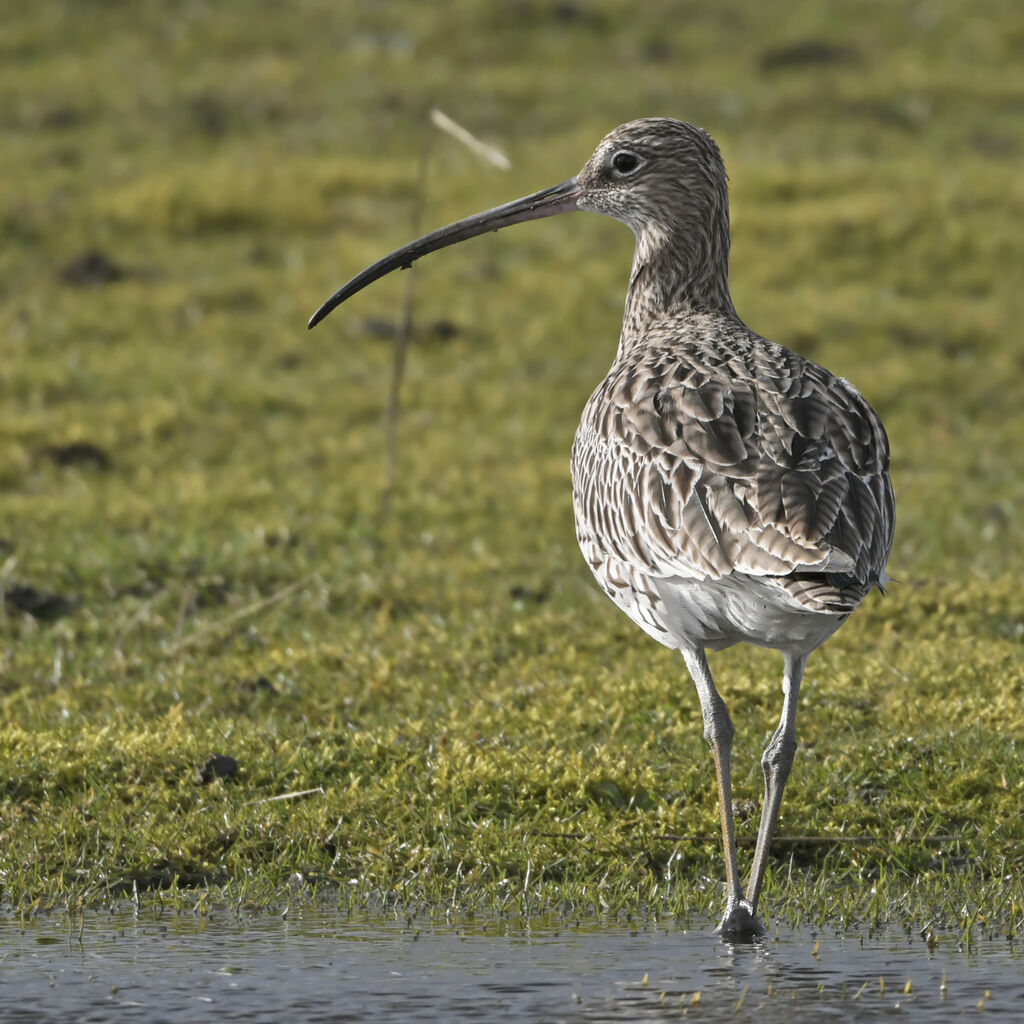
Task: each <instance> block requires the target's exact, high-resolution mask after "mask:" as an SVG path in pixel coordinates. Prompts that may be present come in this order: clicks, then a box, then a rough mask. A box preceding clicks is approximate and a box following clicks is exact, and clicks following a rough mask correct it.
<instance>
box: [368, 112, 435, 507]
mask: <svg viewBox="0 0 1024 1024" xmlns="http://www.w3.org/2000/svg"><path fill="white" fill-rule="evenodd" d="M433 148H434V133H433V132H431V131H427V132H425V133H424V135H423V142H422V143H421V145H420V152H419V159H418V161H417V167H416V190H415V192H414V193H413V207H412V233H413V235H419V234H420V231H421V230H422V225H423V209H424V206H425V205H426V196H427V171H428V169H429V165H430V154H431V152H432V150H433ZM414 274H415V270H414V268H413V267H409V269H408V270H407V271H406V277H405V293H404V295H403V297H402V316H401V320H400V321H399V324H398V331H397V332H396V334H395V352H394V362H393V363H392V364H391V388H390V391H389V392H388V404H387V410H386V412H385V414H384V415H385V418H384V435H385V438H384V459H385V466H384V475H385V482H384V495H383V497H382V499H381V508H380V518H381V523H382V524H383V523H386V522H387V521H388V520H389V519H390V518H391V507H392V504H393V502H394V496H395V481H396V478H397V475H398V429H399V425H400V421H401V416H402V381H403V379H404V378H405V359H406V354H407V353H408V350H409V342H410V341H411V340H412V328H413V300H414V297H415V283H416V278H415V277H414Z"/></svg>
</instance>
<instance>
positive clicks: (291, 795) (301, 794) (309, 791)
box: [245, 786, 325, 807]
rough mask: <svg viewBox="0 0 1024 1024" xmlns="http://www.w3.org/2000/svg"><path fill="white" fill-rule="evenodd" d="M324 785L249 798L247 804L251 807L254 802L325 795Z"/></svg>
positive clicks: (270, 802) (262, 802)
mask: <svg viewBox="0 0 1024 1024" xmlns="http://www.w3.org/2000/svg"><path fill="white" fill-rule="evenodd" d="M324 792H325V790H324V787H323V786H317V787H316V788H315V789H297V790H295V792H293V793H278V794H277V796H264V797H260V799H259V800H248V801H246V804H245V806H246V807H251V806H253V805H254V804H272V803H274V802H275V801H277V800H298V799H299V798H300V797H304V796H313V795H314V794H317V793H318V794H320V796H323V795H324Z"/></svg>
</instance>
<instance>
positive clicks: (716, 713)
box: [682, 647, 764, 936]
mask: <svg viewBox="0 0 1024 1024" xmlns="http://www.w3.org/2000/svg"><path fill="white" fill-rule="evenodd" d="M682 654H683V657H684V658H685V659H686V667H687V668H688V669H689V670H690V675H691V676H692V677H693V681H694V683H695V684H696V686H697V695H698V697H699V698H700V710H701V713H702V715H703V716H704V737H705V739H706V740H707V741H708V744H709V745H710V746H711V753H712V754H713V755H714V758H715V775H716V776H717V780H718V807H719V811H720V812H721V815H722V848H723V850H724V852H725V885H726V903H725V916H724V917H723V918H722V923H721V924H720V925H719V926H718V930H719V932H720V933H721V934H722V935H729V936H749V935H760V934H761V933H762V932H763V931H764V927H763V926H762V924H761V922H760V921H758V919H757V916H756V915H755V914H754V911H753V908H752V907H751V906H750V905H749V904H748V903H747V902H746V901H745V900H744V899H743V893H742V890H741V889H740V873H739V867H738V865H737V862H736V833H735V829H734V826H733V817H732V779H731V776H730V771H729V761H730V757H731V755H732V737H733V732H734V729H733V724H732V719H731V718H730V717H729V709H728V708H727V707H726V706H725V701H723V700H722V698H721V696H720V695H719V693H718V690H716V689H715V684H714V680H712V678H711V670H710V669H709V668H708V661H707V658H706V657H705V655H704V651H703V649H702V648H699V647H694V648H690V649H686V648H683V649H682Z"/></svg>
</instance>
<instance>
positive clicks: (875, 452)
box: [309, 118, 894, 937]
mask: <svg viewBox="0 0 1024 1024" xmlns="http://www.w3.org/2000/svg"><path fill="white" fill-rule="evenodd" d="M573 210H589V211H592V212H594V213H601V214H605V215H606V216H610V217H615V218H616V219H618V220H621V221H623V222H625V223H626V224H628V225H629V227H630V228H632V230H633V233H634V235H635V236H636V251H635V255H634V258H633V268H632V273H631V275H630V279H629V290H628V293H627V295H626V308H625V317H624V320H623V324H622V332H621V335H620V337H619V346H618V351H617V353H616V355H615V361H614V362H613V363H612V367H611V369H610V370H609V372H608V375H607V376H606V377H605V379H604V380H603V381H602V382H601V383H600V384H599V385H598V387H597V390H596V391H594V393H593V395H591V397H590V400H589V401H588V402H587V405H586V407H585V409H584V410H583V416H582V420H581V422H580V426H579V429H578V430H577V432H576V438H575V441H574V443H573V448H572V482H573V508H574V511H575V518H576V534H577V537H578V539H579V543H580V548H581V550H582V552H583V555H584V557H585V558H586V561H587V564H588V565H589V566H590V568H591V570H592V572H593V573H594V576H595V577H596V578H597V582H598V583H599V584H600V585H601V587H602V588H603V589H604V591H605V592H606V593H607V594H608V596H609V597H610V598H611V599H612V601H614V602H615V604H617V605H618V606H619V608H621V609H622V610H623V611H624V612H625V613H626V614H627V615H628V616H629V617H630V618H631V619H632V620H633V621H634V622H635V623H636V624H637V625H638V626H640V628H641V629H643V630H645V631H646V632H647V633H648V634H650V635H651V636H652V637H654V639H655V640H657V641H658V642H659V643H662V644H664V645H666V646H667V647H670V648H673V649H678V650H679V651H680V652H681V653H682V655H683V658H684V659H685V662H686V667H687V669H688V670H689V673H690V676H691V677H692V678H693V682H694V684H695V685H696V688H697V695H698V697H699V699H700V706H701V712H702V715H703V719H704V735H705V737H706V739H707V741H708V743H709V745H710V747H711V752H712V755H713V758H714V763H715V774H716V777H717V783H718V800H719V810H720V814H721V824H722V842H723V848H724V854H725V874H726V889H725V898H726V906H725V913H724V916H723V918H722V922H721V924H720V925H719V931H720V932H721V933H722V934H723V935H724V936H730V937H744V936H747V937H749V936H753V935H757V934H760V933H762V932H763V931H764V927H763V925H762V924H761V921H760V919H759V917H758V914H757V905H758V899H759V897H760V894H761V886H762V882H763V879H764V873H765V867H766V864H767V857H768V850H769V845H770V843H771V838H772V833H773V832H774V830H775V826H776V822H777V820H778V816H779V807H780V805H781V802H782V793H783V789H784V787H785V785H786V780H787V779H788V777H789V773H790V768H791V767H792V763H793V757H794V754H795V751H796V704H797V696H798V694H799V691H800V681H801V678H802V677H803V674H804V667H805V666H806V664H807V658H808V656H809V655H810V653H811V652H812V651H813V650H814V649H815V648H817V647H819V646H820V645H821V644H823V643H824V642H825V641H826V640H827V639H828V638H829V637H830V636H831V635H832V634H833V633H834V632H835V631H836V630H837V629H838V628H839V627H840V625H842V623H843V622H844V621H845V620H846V618H847V617H848V616H849V615H850V613H851V612H853V611H854V610H855V609H856V608H857V606H858V605H859V604H860V603H861V602H862V601H863V600H864V598H865V597H866V595H867V594H868V592H869V591H870V590H871V589H872V588H874V587H878V588H879V589H881V586H882V584H883V583H884V582H885V581H886V579H887V577H886V575H885V564H886V560H887V558H888V555H889V551H890V548H891V546H892V535H893V517H894V502H893V492H892V486H891V484H890V481H889V445H888V441H887V439H886V435H885V430H884V429H883V427H882V424H881V421H880V420H879V418H878V415H877V414H876V413H875V411H874V410H873V409H872V408H871V406H870V405H868V403H867V402H866V401H865V400H864V399H863V398H862V397H861V395H860V394H859V393H858V392H857V390H856V389H855V388H854V387H853V386H852V385H851V384H849V383H848V382H847V381H845V380H843V379H842V378H840V377H836V376H834V375H833V374H831V373H829V372H828V370H825V369H823V368H822V367H821V366H818V365H817V364H815V363H812V362H811V361H809V360H807V359H804V358H803V357H801V356H800V355H798V354H797V353H795V352H793V351H791V350H790V349H787V348H784V347H783V346H781V345H777V344H775V343H773V342H770V341H768V340H767V339H765V338H762V337H761V336H760V335H758V334H755V333H754V332H753V331H752V330H750V328H749V327H747V326H746V324H744V323H743V321H742V320H741V319H740V318H739V316H737V314H736V311H735V309H734V308H733V303H732V299H731V297H730V294H729V200H728V189H727V185H726V173H725V167H724V165H723V163H722V158H721V155H720V153H719V150H718V147H717V146H716V144H715V143H714V141H713V140H712V139H711V137H710V136H709V135H707V133H705V132H704V131H703V130H701V129H700V128H697V127H695V126H693V125H691V124H687V123H685V122H682V121H676V120H670V119H663V118H649V119H645V120H640V121H633V122H631V123H629V124H625V125H622V126H621V127H619V128H616V129H615V131H613V132H611V134H609V135H608V136H606V137H605V138H604V139H603V140H602V141H601V143H600V145H599V146H598V147H597V149H596V151H595V152H594V154H593V156H591V158H590V159H589V160H588V161H587V163H586V164H585V166H584V167H583V170H582V171H580V173H579V174H578V175H577V176H576V177H574V178H570V179H569V180H568V181H564V182H562V184H560V185H555V186H554V187H552V188H548V189H544V190H543V191H541V192H536V193H534V194H533V195H529V196H526V197H524V198H523V199H517V200H515V201H513V202H511V203H506V204H505V205H503V206H498V207H496V208H494V209H492V210H488V211H486V212H484V213H479V214H477V215H476V216H473V217H469V218H467V219H465V220H461V221H457V222H456V223H454V224H451V225H449V226H448V227H444V228H441V229H439V230H438V231H434V232H432V233H431V234H429V235H425V236H424V237H423V238H420V239H418V240H416V241H414V242H411V243H409V244H408V245H406V246H404V247H403V248H401V249H398V250H397V251H395V252H393V253H392V254H391V255H389V256H386V257H384V259H382V260H380V261H379V262H377V263H375V264H373V266H371V267H368V268H367V269H366V270H364V271H363V272H362V273H361V274H358V275H357V276H356V277H354V278H353V279H352V280H351V281H349V282H348V284H346V285H344V286H343V287H342V288H340V289H339V290H338V291H337V292H335V294H334V295H333V296H331V298H330V299H328V300H327V301H326V302H325V303H324V304H323V305H322V306H321V307H320V309H318V310H317V312H316V313H315V314H314V315H313V317H312V319H311V320H310V321H309V326H310V327H313V326H315V325H316V324H317V323H319V321H321V320H322V319H323V318H324V317H325V316H327V314H328V313H330V312H331V310H333V309H334V308H335V307H336V306H337V305H338V304H339V303H341V302H344V301H345V300H346V299H347V298H349V297H350V296H352V295H354V294H355V293H356V292H358V291H359V290H360V289H362V288H364V287H366V285H368V284H370V283H371V282H373V281H375V280H377V279H378V278H380V277H382V276H383V275H384V274H387V273H389V272H390V271H392V270H396V269H398V268H401V267H408V266H410V265H411V264H412V262H413V261H414V260H417V259H419V258H420V257H421V256H424V255H426V254H427V253H430V252H433V251H435V250H437V249H441V248H444V247H445V246H448V245H452V244H454V243H455V242H460V241H463V240H464V239H467V238H472V237H473V236H474V235H479V234H482V233H483V232H487V231H495V230H497V229H498V228H502V227H506V226H507V225H510V224H515V223H518V222H519V221H525V220H535V219H539V218H541V217H550V216H553V215H555V214H559V213H567V212H569V211H573ZM736 643H749V644H755V645H757V646H759V647H767V648H772V649H775V650H778V651H780V652H781V653H782V655H783V660H784V673H783V677H782V715H781V719H780V721H779V726H778V728H777V729H776V730H775V733H774V735H773V736H772V738H771V740H770V741H769V743H768V745H767V747H766V748H765V751H764V754H763V755H762V758H761V766H762V769H763V772H764V783H765V794H764V804H763V807H762V814H761V823H760V827H759V829H758V834H757V843H756V846H755V849H754V857H753V863H752V866H751V870H750V876H749V879H748V882H747V886H746V890H745V891H744V889H743V888H742V887H741V882H740V874H739V868H738V865H737V858H736V841H735V835H734V827H733V809H732V794H731V784H730V757H731V751H732V739H733V724H732V720H731V718H730V716H729V711H728V709H727V707H726V705H725V703H724V701H723V700H722V698H721V696H720V695H719V693H718V690H717V689H716V687H715V683H714V681H713V679H712V677H711V672H710V669H709V668H708V662H707V657H706V651H707V650H721V649H722V648H725V647H729V646H731V645H733V644H736Z"/></svg>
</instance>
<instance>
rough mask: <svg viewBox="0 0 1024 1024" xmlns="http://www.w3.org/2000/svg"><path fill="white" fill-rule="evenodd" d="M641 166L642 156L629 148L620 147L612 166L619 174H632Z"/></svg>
mask: <svg viewBox="0 0 1024 1024" xmlns="http://www.w3.org/2000/svg"><path fill="white" fill-rule="evenodd" d="M639 166H640V158H639V157H638V156H637V155H636V153H630V152H629V150H628V149H620V150H619V151H618V153H616V154H615V156H613V157H612V168H613V169H614V170H615V171H617V172H618V173H619V174H632V173H633V171H635V170H636V169H637V168H638V167H639Z"/></svg>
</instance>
